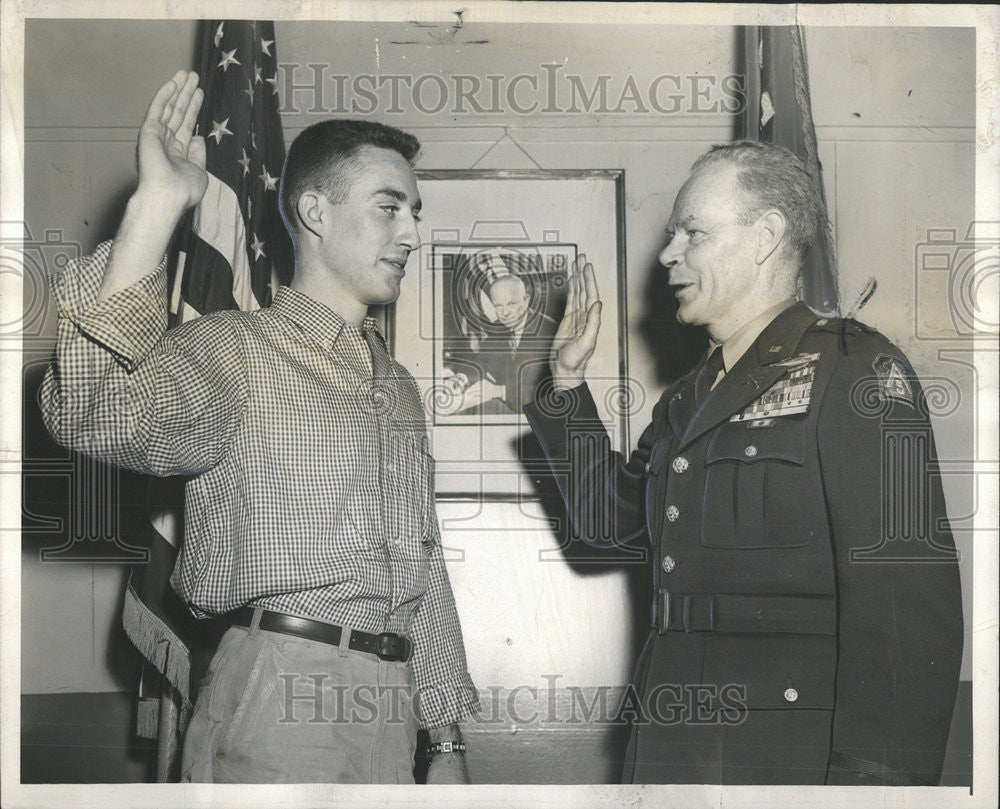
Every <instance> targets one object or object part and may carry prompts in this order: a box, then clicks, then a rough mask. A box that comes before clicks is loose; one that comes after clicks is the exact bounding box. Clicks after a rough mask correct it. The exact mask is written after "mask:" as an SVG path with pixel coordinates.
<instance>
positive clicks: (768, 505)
mask: <svg viewBox="0 0 1000 809" xmlns="http://www.w3.org/2000/svg"><path fill="white" fill-rule="evenodd" d="M805 430H806V426H805V423H804V422H803V421H801V420H794V421H793V420H792V418H791V417H789V416H786V417H784V418H783V419H780V420H777V421H776V423H775V424H773V425H771V426H770V427H764V428H757V429H750V428H747V427H746V426H744V425H743V424H741V423H731V422H729V423H726V424H723V425H722V426H721V427H720V428H719V429H718V430H717V431H716V432H715V434H714V435H713V436H712V438H711V441H710V442H709V445H708V452H707V455H706V459H705V466H706V472H705V493H704V498H705V499H704V503H703V508H702V525H701V542H702V545H704V546H706V547H710V548H740V549H749V550H752V549H756V548H796V547H803V546H805V545H808V544H809V542H810V537H811V532H810V530H809V528H808V527H807V526H805V525H804V524H803V521H802V519H801V512H802V506H803V503H802V500H801V498H802V497H804V496H805V494H804V491H803V483H802V477H803V475H802V473H803V466H804V463H805V435H806V432H805Z"/></svg>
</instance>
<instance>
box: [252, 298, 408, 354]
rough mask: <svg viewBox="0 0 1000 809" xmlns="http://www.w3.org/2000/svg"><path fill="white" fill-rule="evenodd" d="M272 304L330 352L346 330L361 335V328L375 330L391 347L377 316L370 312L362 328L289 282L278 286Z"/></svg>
mask: <svg viewBox="0 0 1000 809" xmlns="http://www.w3.org/2000/svg"><path fill="white" fill-rule="evenodd" d="M270 308H271V309H273V310H274V311H276V312H278V313H280V314H281V315H283V316H284V317H287V318H288V319H289V320H291V321H292V322H293V323H294V324H295V325H296V326H298V328H299V329H300V330H301V331H302V333H303V334H305V335H306V336H307V337H308V338H309V339H310V340H312V341H313V342H314V343H316V344H317V345H319V346H320V347H322V348H323V349H324V350H325V351H327V352H329V351H332V350H333V347H334V346H335V345H336V343H337V340H338V339H339V338H340V336H341V334H343V333H344V332H345V331H347V332H355V333H358V334H359V335H360V333H362V332H368V333H371V334H374V335H376V336H377V337H378V339H379V341H380V342H381V343H382V346H383V348H385V349H386V350H387V351H388V344H387V342H386V339H385V335H384V334H383V333H382V329H381V327H380V326H379V323H378V320H376V319H375V318H374V317H372V316H371V315H368V316H366V317H365V319H364V322H363V323H362V324H361V328H360V329H359V328H358V327H356V326H351V325H350V324H348V323H347V321H345V320H344V318H343V317H341V316H340V315H339V314H337V313H336V312H335V311H333V309H331V308H330V307H329V306H326V305H325V304H322V303H320V302H319V301H317V300H315V299H314V298H310V297H309V296H308V295H306V294H305V293H304V292H299V291H298V290H297V289H292V288H291V287H288V286H280V287H278V291H277V292H276V293H275V295H274V300H273V301H272V302H271V307H270Z"/></svg>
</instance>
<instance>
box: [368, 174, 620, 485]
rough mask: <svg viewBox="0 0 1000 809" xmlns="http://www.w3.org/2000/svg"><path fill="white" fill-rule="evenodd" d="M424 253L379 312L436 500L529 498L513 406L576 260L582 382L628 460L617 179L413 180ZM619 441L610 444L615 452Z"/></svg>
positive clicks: (538, 366) (543, 348)
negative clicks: (416, 415) (596, 302)
mask: <svg viewBox="0 0 1000 809" xmlns="http://www.w3.org/2000/svg"><path fill="white" fill-rule="evenodd" d="M417 175H418V179H419V185H420V195H421V199H422V202H423V210H422V212H421V218H422V222H421V224H420V236H421V245H420V248H419V249H418V251H416V253H415V255H413V256H411V258H410V263H409V264H408V265H407V271H406V276H405V278H404V279H403V282H402V290H401V293H400V296H399V299H398V301H397V302H396V304H395V305H394V306H393V307H391V308H390V309H389V311H388V313H387V330H388V334H389V339H390V342H391V345H392V350H393V353H394V355H395V357H396V358H397V359H398V360H399V361H400V362H401V363H402V364H403V365H404V366H406V367H407V368H408V369H409V370H410V372H411V373H412V374H413V375H414V377H415V379H416V381H417V386H418V388H419V389H420V394H421V398H422V401H423V404H424V409H425V412H426V416H427V423H428V430H429V434H430V441H431V450H432V452H433V454H434V456H435V458H436V460H437V488H438V493H439V494H441V495H452V496H459V497H465V496H468V497H485V498H521V497H531V496H532V494H533V492H532V487H531V485H530V483H529V481H528V480H527V478H528V477H530V475H531V473H532V472H533V471H538V470H535V469H534V466H537V459H536V458H533V457H530V455H529V454H528V453H526V451H525V441H524V439H525V436H526V434H529V433H530V430H529V427H528V422H527V419H526V418H525V416H524V414H523V412H522V408H523V406H524V405H525V404H526V403H528V402H530V401H531V400H532V399H533V398H534V392H535V388H536V386H537V385H538V384H539V383H541V382H542V381H544V380H545V379H546V378H548V376H549V355H550V352H551V349H552V342H553V338H554V337H555V334H556V330H557V328H558V326H559V322H560V321H561V319H562V316H563V314H564V312H565V308H566V299H567V293H568V289H569V284H568V281H569V277H570V272H571V270H572V267H573V265H574V262H575V261H576V260H577V257H578V256H580V255H581V254H584V255H586V260H587V261H588V262H590V263H591V264H593V266H594V270H595V274H596V277H597V284H598V289H599V292H600V296H601V300H602V301H603V306H602V324H601V331H600V336H599V338H598V345H597V349H596V350H595V352H594V356H593V357H592V358H591V360H590V363H589V364H588V368H587V380H588V383H589V384H590V387H591V390H592V391H593V393H594V398H595V400H596V401H597V404H598V408H599V411H600V414H601V417H602V419H604V421H605V424H606V425H607V426H608V430H609V433H610V434H611V436H612V441H613V442H614V444H615V445H616V448H617V449H621V450H622V451H627V448H628V430H627V427H628V425H627V423H626V419H625V412H626V406H625V403H623V402H622V399H623V397H624V398H627V397H628V390H627V387H626V385H625V380H626V379H627V352H626V341H625V323H626V312H625V294H624V290H625V261H624V221H623V217H624V207H623V200H624V172H622V171H619V170H598V171H591V170H581V171H567V170H562V171H546V170H537V171H502V170H501V171H494V170H448V171H443V170H442V171H427V170H422V171H418V172H417ZM619 445H620V446H619Z"/></svg>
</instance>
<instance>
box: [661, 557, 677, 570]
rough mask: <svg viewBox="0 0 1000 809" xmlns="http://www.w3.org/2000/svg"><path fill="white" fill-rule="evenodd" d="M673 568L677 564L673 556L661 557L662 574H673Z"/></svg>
mask: <svg viewBox="0 0 1000 809" xmlns="http://www.w3.org/2000/svg"><path fill="white" fill-rule="evenodd" d="M675 567H677V562H675V561H674V557H673V556H664V557H663V572H664V573H673V572H674V568H675Z"/></svg>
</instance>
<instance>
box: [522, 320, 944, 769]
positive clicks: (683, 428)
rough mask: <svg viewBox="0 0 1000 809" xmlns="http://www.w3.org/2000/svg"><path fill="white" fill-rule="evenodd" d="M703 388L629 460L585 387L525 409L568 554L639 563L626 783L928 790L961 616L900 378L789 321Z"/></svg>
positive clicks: (678, 393) (835, 332) (883, 344)
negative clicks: (581, 547)
mask: <svg viewBox="0 0 1000 809" xmlns="http://www.w3.org/2000/svg"><path fill="white" fill-rule="evenodd" d="M716 353H717V354H720V355H721V349H720V350H718V351H717V352H716ZM698 372H699V369H695V370H693V371H692V372H691V373H689V374H687V375H686V376H684V377H682V378H681V379H679V380H678V381H677V382H676V383H675V384H673V385H672V386H670V387H669V388H668V389H667V390H666V391H665V392H664V394H663V396H662V398H661V399H660V401H659V402H658V404H657V405H656V406H655V407H654V410H653V421H652V424H650V425H649V427H647V429H646V430H645V431H644V432H643V434H642V436H641V437H640V439H639V443H638V447H637V449H636V450H635V451H634V452H633V453H632V454H631V457H630V458H629V459H628V460H627V461H626V460H625V459H624V458H623V457H622V456H621V455H619V454H618V453H615V452H612V451H611V449H610V442H609V441H608V438H607V434H606V432H605V430H604V427H603V425H602V423H601V420H600V418H599V416H598V413H597V409H596V406H595V404H594V401H593V399H592V397H591V395H590V392H589V390H588V389H587V387H586V385H583V386H580V387H578V388H575V389H572V390H569V391H563V392H561V393H554V392H552V391H551V390H549V391H543V392H541V393H540V394H539V397H538V399H537V400H536V401H535V402H533V403H532V404H530V405H528V406H527V407H526V408H525V412H526V414H527V415H528V419H529V422H530V423H531V426H532V428H533V430H534V431H535V433H536V435H537V437H538V438H539V440H540V442H541V444H542V446H543V448H544V450H545V452H546V454H547V456H548V458H549V461H550V464H551V465H552V468H553V471H554V473H555V476H556V479H557V482H558V483H559V486H560V489H561V492H562V494H563V496H564V498H565V500H566V503H567V509H568V513H569V515H570V518H571V521H572V524H573V526H574V528H575V531H576V533H577V535H578V536H580V537H582V538H584V539H586V540H587V541H588V542H590V543H592V544H597V545H610V544H622V543H630V544H637V545H644V546H646V547H648V548H649V549H650V550H651V557H652V562H653V569H654V576H653V582H654V583H653V589H654V593H653V596H654V597H653V608H652V628H651V632H650V636H649V639H648V640H647V643H646V645H645V647H644V649H643V652H642V654H641V655H640V658H639V663H638V665H637V670H636V688H637V691H636V696H637V704H636V705H635V706H632V707H633V708H634V710H632V713H631V714H630V716H631V718H632V719H633V720H634V721H633V726H632V734H631V739H630V743H629V749H628V752H627V754H626V761H625V764H624V772H623V780H624V781H626V782H628V781H631V782H634V783H774V784H779V783H785V784H823V783H846V784H863V783H878V784H934V783H937V781H938V779H939V777H940V772H941V767H942V761H943V757H944V751H945V747H946V745H947V740H948V732H949V728H950V720H951V715H952V709H953V707H954V701H955V694H956V689H957V685H958V677H959V669H960V663H961V655H962V602H961V591H960V584H959V575H958V567H957V556H956V553H955V547H954V543H953V540H952V536H951V532H950V528H949V526H948V524H947V517H946V513H945V507H944V498H943V494H942V490H941V485H940V478H939V476H935V475H934V474H933V469H934V463H935V460H934V459H935V455H934V445H933V437H932V435H931V431H930V424H929V420H928V413H927V406H926V402H925V399H924V396H923V393H922V390H921V389H920V386H919V383H918V381H917V379H916V377H915V375H914V374H913V372H912V369H911V368H910V365H909V363H908V362H907V360H906V358H905V357H904V356H903V355H902V353H901V352H900V351H899V350H898V349H897V348H896V347H895V346H894V345H892V343H890V342H889V341H888V340H886V339H885V338H884V337H883V336H882V335H880V334H878V333H877V332H874V331H872V330H870V329H868V328H866V327H864V326H862V325H861V324H859V323H856V322H855V321H851V320H839V319H826V318H820V317H818V316H816V315H815V314H814V313H813V312H811V311H810V310H809V309H808V308H807V307H806V306H805V305H804V304H801V303H798V304H795V305H793V306H791V307H789V308H788V309H786V310H785V311H783V312H782V313H780V314H779V315H778V316H777V317H776V318H775V319H774V320H773V321H772V322H771V323H770V324H769V325H768V326H767V327H765V328H764V330H763V332H762V333H761V334H760V336H759V337H758V338H757V340H756V341H755V342H754V344H753V345H752V346H751V348H750V349H749V350H748V351H746V352H745V353H744V354H743V356H742V357H741V358H740V359H739V361H738V362H736V364H735V365H734V367H733V368H731V369H730V370H729V372H728V373H726V375H725V376H724V377H723V378H722V380H721V382H719V383H718V385H717V386H716V387H715V388H714V389H712V390H711V391H710V392H707V391H706V393H705V395H703V396H702V397H696V395H695V393H696V391H695V388H696V382H697V379H698Z"/></svg>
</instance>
